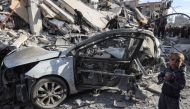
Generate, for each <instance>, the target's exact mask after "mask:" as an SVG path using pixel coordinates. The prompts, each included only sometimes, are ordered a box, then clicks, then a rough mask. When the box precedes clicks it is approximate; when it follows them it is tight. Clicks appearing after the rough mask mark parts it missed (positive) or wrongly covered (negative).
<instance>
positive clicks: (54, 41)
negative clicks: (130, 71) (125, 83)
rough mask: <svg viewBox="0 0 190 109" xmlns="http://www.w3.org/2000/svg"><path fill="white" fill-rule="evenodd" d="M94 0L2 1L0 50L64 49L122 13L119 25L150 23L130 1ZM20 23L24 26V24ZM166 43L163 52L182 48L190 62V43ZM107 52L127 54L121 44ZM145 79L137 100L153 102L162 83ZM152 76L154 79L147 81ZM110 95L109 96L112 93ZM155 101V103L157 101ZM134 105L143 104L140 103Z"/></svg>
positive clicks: (84, 103) (87, 103) (88, 103)
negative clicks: (87, 0)
mask: <svg viewBox="0 0 190 109" xmlns="http://www.w3.org/2000/svg"><path fill="white" fill-rule="evenodd" d="M90 1H91V2H90V3H86V4H85V3H84V2H82V1H80V0H28V2H27V3H28V4H27V3H26V0H2V1H0V50H1V48H5V46H4V45H6V46H9V47H10V49H9V50H8V52H10V51H11V50H13V49H16V48H25V47H31V46H38V47H42V48H44V49H47V50H50V51H54V50H59V51H63V50H65V49H67V47H69V46H72V45H74V44H76V43H79V42H81V41H83V40H85V39H87V38H88V37H91V36H92V35H94V34H98V32H102V31H109V30H110V29H113V28H109V27H107V24H108V22H109V21H111V19H113V18H114V17H115V16H118V22H119V28H136V27H139V26H140V23H142V24H147V22H148V20H147V19H146V17H144V15H142V13H141V12H140V11H139V10H138V9H137V8H136V7H132V6H130V5H129V4H121V3H118V2H117V1H116V0H113V1H112V2H111V1H109V0H105V1H104V2H98V1H97V0H90ZM1 3H2V4H1ZM9 8H10V9H11V10H10V11H9V10H8V9H9ZM76 10H77V12H79V13H77V12H76ZM81 15H82V16H81ZM19 24H21V25H23V26H21V27H20V26H18V25H19ZM168 41H169V42H168ZM162 43H163V44H162V45H161V49H162V54H161V55H163V56H166V55H168V54H169V53H170V52H172V51H176V50H179V51H181V52H184V53H185V55H186V57H187V60H188V61H189V62H190V58H189V57H190V43H185V42H179V41H178V40H177V39H168V40H165V42H164V41H163V42H162ZM184 44H185V45H184ZM0 52H1V51H0ZM107 52H110V53H112V55H113V56H115V57H117V58H122V57H123V55H124V50H122V49H120V48H109V49H107ZM122 53H123V54H122ZM1 58H2V57H0V60H1ZM144 79H145V80H144V81H146V82H145V83H144V82H142V83H141V84H140V86H141V88H140V90H138V91H137V93H136V94H135V96H136V99H135V100H136V101H139V100H141V102H140V103H142V104H143V102H142V101H143V99H144V100H145V101H144V102H148V103H150V104H151V102H152V101H151V99H152V98H151V97H154V96H155V95H156V94H160V90H161V89H160V87H161V86H160V85H157V83H156V82H157V81H156V80H155V76H151V77H150V78H144ZM149 79H150V80H151V82H150V81H149V82H147V81H148V80H149ZM148 84H151V85H148ZM116 92H117V91H116ZM117 93H118V92H117ZM88 96H90V97H91V95H88ZM93 97H95V96H93ZM106 97H107V98H108V99H109V97H108V96H106ZM150 98H151V99H150ZM135 100H134V101H135ZM100 101H101V100H100ZM111 101H113V102H111V106H115V107H119V108H124V107H127V106H129V107H131V108H133V105H131V104H130V103H129V102H126V100H124V99H122V100H118V99H116V98H112V99H111ZM95 103H98V97H97V99H95V100H84V99H79V98H76V99H75V101H74V103H73V102H72V103H70V102H69V103H68V104H64V105H62V107H64V108H68V109H69V108H73V107H74V108H75V107H77V108H80V107H87V108H98V106H97V105H96V104H95ZM108 104H109V103H108ZM152 104H154V105H155V103H152ZM100 105H102V104H100ZM109 105H110V104H109ZM12 107H14V106H11V105H6V106H4V108H3V109H11V108H12ZM134 107H135V108H138V107H139V108H140V106H138V104H136V105H135V106H134ZM150 107H151V106H150ZM152 107H153V106H152ZM152 107H151V108H152ZM27 108H28V107H27ZM27 108H26V109H27ZM29 108H30V107H29ZM108 108H110V107H108ZM18 109H19V107H18ZM81 109H82V108H81Z"/></svg>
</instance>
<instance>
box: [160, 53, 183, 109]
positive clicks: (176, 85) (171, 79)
mask: <svg viewBox="0 0 190 109" xmlns="http://www.w3.org/2000/svg"><path fill="white" fill-rule="evenodd" d="M184 61H185V57H184V55H183V54H182V53H172V54H171V55H170V57H169V67H168V68H166V69H165V70H164V71H163V72H161V73H160V74H159V75H158V80H159V82H163V87H162V93H161V95H160V99H159V103H158V108H159V109H179V108H180V107H179V101H180V91H181V90H182V89H183V88H184V87H185V83H186V80H185V73H186V66H185V63H184Z"/></svg>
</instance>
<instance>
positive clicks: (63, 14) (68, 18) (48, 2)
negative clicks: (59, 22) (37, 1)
mask: <svg viewBox="0 0 190 109" xmlns="http://www.w3.org/2000/svg"><path fill="white" fill-rule="evenodd" d="M44 3H45V4H46V5H47V6H48V7H49V8H51V9H52V10H53V11H54V12H55V13H57V14H58V15H59V16H60V17H61V18H62V19H63V20H66V21H68V22H70V23H74V18H73V17H72V16H71V15H70V14H69V13H68V12H66V11H64V10H62V9H61V8H59V7H58V6H57V5H56V4H55V3H53V2H52V1H51V0H44Z"/></svg>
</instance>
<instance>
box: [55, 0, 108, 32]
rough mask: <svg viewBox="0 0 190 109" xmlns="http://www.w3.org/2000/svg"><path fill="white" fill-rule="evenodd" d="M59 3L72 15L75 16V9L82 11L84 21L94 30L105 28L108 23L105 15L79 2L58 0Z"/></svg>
mask: <svg viewBox="0 0 190 109" xmlns="http://www.w3.org/2000/svg"><path fill="white" fill-rule="evenodd" d="M58 2H59V3H60V4H61V7H62V8H65V9H66V10H67V11H69V12H70V13H71V14H72V15H75V11H74V9H77V10H78V11H80V12H81V13H82V14H83V16H84V20H85V21H86V22H87V23H88V24H89V25H91V26H92V27H94V28H100V29H102V28H105V26H106V24H107V22H108V21H107V20H106V16H105V15H103V14H102V13H100V12H99V11H97V10H95V9H92V8H90V7H89V6H87V5H86V4H84V3H83V2H81V1H79V0H58Z"/></svg>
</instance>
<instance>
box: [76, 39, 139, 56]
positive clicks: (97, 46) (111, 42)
mask: <svg viewBox="0 0 190 109" xmlns="http://www.w3.org/2000/svg"><path fill="white" fill-rule="evenodd" d="M138 43H139V39H135V38H130V37H116V38H111V39H106V40H103V41H100V42H97V43H94V44H91V45H89V46H87V47H84V48H83V49H81V50H79V53H78V55H79V57H93V58H116V59H123V58H130V57H131V56H132V54H133V53H134V51H135V48H136V47H137V45H138Z"/></svg>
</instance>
